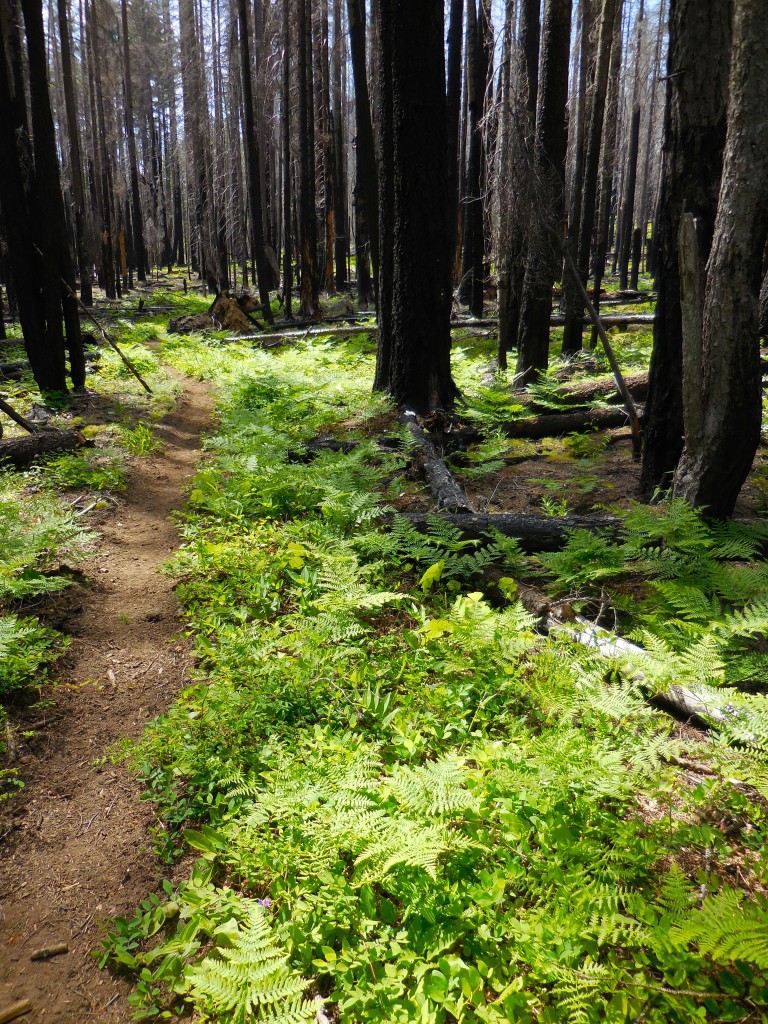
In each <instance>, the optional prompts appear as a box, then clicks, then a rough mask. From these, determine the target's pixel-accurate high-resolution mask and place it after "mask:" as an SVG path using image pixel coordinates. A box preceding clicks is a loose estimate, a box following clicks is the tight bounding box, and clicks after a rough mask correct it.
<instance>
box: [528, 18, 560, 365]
mask: <svg viewBox="0 0 768 1024" xmlns="http://www.w3.org/2000/svg"><path fill="white" fill-rule="evenodd" d="M570 42H571V0H546V5H545V9H544V22H543V27H542V42H541V58H540V63H539V94H538V99H537V104H536V140H535V157H534V166H535V171H536V174H537V176H538V179H539V185H540V191H541V195H542V199H541V203H540V210H541V213H540V216H541V218H542V219H546V220H548V223H547V224H546V225H544V227H543V230H542V231H541V233H540V234H539V235H537V237H535V238H533V239H531V241H530V243H529V249H528V257H527V260H526V270H525V282H524V285H523V299H522V303H521V312H520V334H519V345H518V359H517V372H518V373H521V374H524V375H525V376H526V377H528V376H530V375H531V374H532V373H535V372H536V371H539V370H546V368H547V363H548V360H549V318H550V315H551V312H552V286H553V285H554V282H555V276H556V274H557V273H558V267H559V263H560V246H559V245H557V244H556V242H555V241H554V238H553V234H554V237H555V238H557V237H560V236H562V232H563V191H564V187H565V155H566V147H567V142H568V135H567V128H566V103H567V99H568V60H569V54H570ZM549 211H551V213H549Z"/></svg>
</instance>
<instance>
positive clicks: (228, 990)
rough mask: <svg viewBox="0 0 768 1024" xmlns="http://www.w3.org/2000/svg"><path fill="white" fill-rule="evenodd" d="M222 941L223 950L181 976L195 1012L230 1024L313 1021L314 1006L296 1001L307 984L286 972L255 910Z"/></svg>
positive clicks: (250, 908)
mask: <svg viewBox="0 0 768 1024" xmlns="http://www.w3.org/2000/svg"><path fill="white" fill-rule="evenodd" d="M228 936H231V937H230V941H231V945H230V947H229V948H219V949H217V952H216V955H214V954H209V955H208V956H206V957H205V958H204V959H203V960H202V961H201V962H199V963H197V964H195V966H193V967H191V968H190V969H189V970H188V971H187V980H188V981H189V984H190V993H191V996H192V999H193V1000H194V1002H195V1003H196V1004H197V1006H198V1007H199V1008H200V1009H202V1010H203V1011H204V1012H205V1013H206V1014H209V1015H215V1016H216V1019H217V1020H221V1021H227V1022H230V1024H256V1022H258V1024H302V1022H304V1021H310V1020H313V1019H315V1018H316V1010H317V1008H316V1006H315V1005H314V1004H313V1003H310V1002H309V1001H307V1000H304V999H302V995H303V994H304V992H305V991H306V988H307V985H308V982H307V981H306V980H305V979H304V978H302V977H300V976H299V975H298V974H296V973H295V972H294V971H292V970H291V969H290V968H289V967H288V959H287V956H286V954H285V952H284V951H283V950H282V949H281V948H280V946H279V945H278V943H277V941H276V939H275V936H274V935H273V933H272V929H271V928H270V926H269V923H268V922H267V919H266V915H265V913H264V910H263V909H262V908H261V907H260V906H259V905H258V904H254V903H250V904H249V905H248V906H247V909H246V912H245V916H244V919H243V920H242V921H240V922H238V924H237V928H236V930H235V931H234V932H228Z"/></svg>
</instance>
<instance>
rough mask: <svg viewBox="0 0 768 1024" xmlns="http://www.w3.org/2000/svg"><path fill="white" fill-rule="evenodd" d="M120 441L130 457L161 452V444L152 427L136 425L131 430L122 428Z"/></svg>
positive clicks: (142, 424)
mask: <svg viewBox="0 0 768 1024" xmlns="http://www.w3.org/2000/svg"><path fill="white" fill-rule="evenodd" d="M120 440H121V443H122V445H123V447H124V448H125V449H126V450H127V451H128V452H129V453H130V454H131V455H154V454H155V453H156V452H160V451H162V450H163V442H162V441H161V440H160V439H159V438H157V437H156V436H155V432H154V431H153V430H152V427H148V426H146V425H145V424H144V423H139V424H137V425H136V426H135V427H133V429H131V428H130V427H123V428H122V429H121V431H120Z"/></svg>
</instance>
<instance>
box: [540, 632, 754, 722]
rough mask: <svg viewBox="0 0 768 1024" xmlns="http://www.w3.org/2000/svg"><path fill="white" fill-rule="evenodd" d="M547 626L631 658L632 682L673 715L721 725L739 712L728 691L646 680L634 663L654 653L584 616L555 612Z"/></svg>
mask: <svg viewBox="0 0 768 1024" xmlns="http://www.w3.org/2000/svg"><path fill="white" fill-rule="evenodd" d="M547 626H548V628H549V629H550V631H551V630H556V631H558V632H560V633H561V634H568V635H569V636H570V638H571V639H572V640H575V641H576V642H577V643H580V644H584V645H585V646H586V647H591V648H594V649H595V650H597V651H599V652H600V654H602V655H603V656H604V657H606V658H613V659H615V660H618V661H622V660H627V659H632V661H634V664H633V665H632V668H633V671H632V673H631V674H628V678H629V679H630V680H631V681H632V682H636V683H638V684H639V685H640V686H641V688H642V689H643V690H644V691H645V692H646V693H647V694H648V697H649V699H650V701H651V703H653V704H659V705H661V706H662V707H664V708H665V709H668V710H671V711H672V712H673V713H674V714H675V715H676V717H678V718H681V719H683V720H684V721H687V722H691V721H693V722H694V723H695V724H699V725H704V726H707V727H709V726H713V725H714V726H724V725H729V724H733V723H735V722H736V721H737V720H738V719H739V718H740V717H741V714H740V713H739V712H738V711H736V710H735V709H734V708H733V706H732V705H731V704H730V702H729V700H728V699H727V695H726V694H724V693H722V692H720V691H716V690H710V689H709V688H708V687H701V688H698V689H694V687H693V686H690V685H684V684H682V683H670V684H669V685H668V686H665V687H664V688H663V689H662V688H659V687H658V686H656V685H655V684H654V683H653V682H651V681H649V680H648V678H647V676H646V674H645V673H644V672H643V671H642V669H640V668H637V667H635V666H636V664H637V663H638V662H639V663H642V662H643V661H645V662H646V663H651V662H653V660H654V659H653V657H652V655H651V654H649V653H648V651H646V650H645V649H644V648H643V647H638V645H637V644H633V643H630V642H629V641H628V640H625V639H624V638H623V637H620V636H617V635H616V634H615V633H609V632H607V631H606V630H604V629H600V628H599V627H598V626H595V625H593V624H592V623H591V622H588V621H587V620H586V619H582V618H580V617H579V616H576V617H575V619H574V623H573V624H568V623H565V622H563V621H562V619H560V618H559V617H557V616H550V617H549V618H548V620H547ZM575 627H578V628H575Z"/></svg>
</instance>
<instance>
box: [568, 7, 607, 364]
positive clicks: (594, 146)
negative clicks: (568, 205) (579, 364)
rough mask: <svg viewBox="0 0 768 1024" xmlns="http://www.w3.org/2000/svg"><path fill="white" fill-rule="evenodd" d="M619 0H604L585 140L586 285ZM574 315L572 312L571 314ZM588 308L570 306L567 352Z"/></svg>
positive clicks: (581, 257)
mask: <svg viewBox="0 0 768 1024" xmlns="http://www.w3.org/2000/svg"><path fill="white" fill-rule="evenodd" d="M616 6H617V0H603V5H602V13H601V16H600V34H599V39H598V43H597V59H596V65H595V81H594V89H593V92H592V102H591V104H590V113H589V125H588V129H587V136H586V140H585V152H584V175H583V182H582V202H581V218H580V221H579V228H578V238H577V246H576V253H577V256H576V260H575V263H576V266H577V268H578V271H579V276H580V278H581V282H582V284H583V285H584V286H585V287H586V284H587V279H588V277H589V257H590V252H591V244H592V232H593V229H594V225H595V207H596V205H597V181H598V171H599V167H600V148H601V142H602V137H603V121H604V115H605V100H606V93H607V91H608V68H609V62H610V57H611V43H612V40H613V36H614V32H613V26H614V20H615V17H616ZM569 314H570V315H569ZM583 316H584V307H583V306H582V304H581V302H580V301H579V299H578V297H575V298H574V301H573V302H572V303H571V304H570V305H569V307H568V312H567V313H566V324H565V331H564V333H563V354H567V353H573V352H578V351H580V350H581V347H582V336H583V319H582V318H583Z"/></svg>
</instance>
